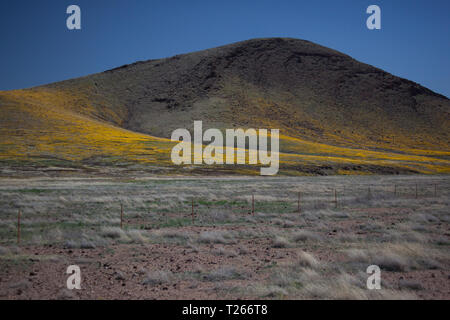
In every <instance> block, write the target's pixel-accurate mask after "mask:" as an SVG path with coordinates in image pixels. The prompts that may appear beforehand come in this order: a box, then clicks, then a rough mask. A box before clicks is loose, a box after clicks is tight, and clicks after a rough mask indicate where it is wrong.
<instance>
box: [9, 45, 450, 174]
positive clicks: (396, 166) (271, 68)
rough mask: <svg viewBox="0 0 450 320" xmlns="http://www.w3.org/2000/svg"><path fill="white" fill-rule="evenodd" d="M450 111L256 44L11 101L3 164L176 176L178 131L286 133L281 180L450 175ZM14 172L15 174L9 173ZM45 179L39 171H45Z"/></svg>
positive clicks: (302, 55)
mask: <svg viewBox="0 0 450 320" xmlns="http://www.w3.org/2000/svg"><path fill="white" fill-rule="evenodd" d="M449 111H450V103H449V99H448V98H446V97H444V96H442V95H439V94H437V93H434V92H432V91H431V90H429V89H427V88H424V87H422V86H420V85H419V84H417V83H414V82H412V81H409V80H406V79H402V78H398V77H396V76H394V75H391V74H389V73H387V72H385V71H383V70H380V69H377V68H375V67H372V66H370V65H367V64H363V63H360V62H358V61H356V60H354V59H352V58H351V57H349V56H347V55H345V54H342V53H340V52H337V51H334V50H331V49H328V48H325V47H322V46H319V45H317V44H314V43H312V42H309V41H304V40H298V39H285V38H274V39H254V40H248V41H243V42H238V43H235V44H231V45H227V46H223V47H218V48H213V49H208V50H203V51H199V52H194V53H189V54H183V55H177V56H174V57H171V58H166V59H158V60H149V61H144V62H137V63H134V64H130V65H125V66H122V67H119V68H116V69H113V70H108V71H105V72H103V73H99V74H94V75H90V76H87V77H82V78H78V79H73V80H68V81H63V82H58V83H54V84H49V85H46V86H41V87H36V88H31V89H25V90H15V91H7V92H0V130H1V138H0V161H1V163H2V167H3V168H7V170H10V169H11V168H12V169H14V170H15V169H18V168H19V169H20V168H26V167H29V168H31V169H33V168H45V167H53V166H58V167H62V166H63V167H69V168H79V169H80V170H87V169H93V170H100V169H99V168H103V167H115V168H130V167H133V168H135V167H136V166H137V167H140V168H141V167H142V168H144V170H152V171H155V172H162V173H169V172H175V173H186V172H188V173H196V172H200V173H202V174H204V173H211V172H212V173H218V172H227V173H236V172H238V173H257V172H258V168H254V167H251V166H231V167H230V166H225V167H213V168H211V167H206V166H205V167H188V168H184V169H182V168H179V167H174V166H173V165H172V164H171V162H170V149H171V146H172V145H173V143H172V142H170V141H169V140H168V139H167V138H170V134H171V132H172V131H173V130H174V129H177V128H188V129H191V128H192V125H193V122H194V120H202V121H203V126H204V129H206V128H208V127H214V128H220V129H225V128H236V127H242V128H278V129H280V133H281V135H282V137H281V138H282V139H281V152H282V154H281V160H282V163H281V173H286V174H336V173H344V174H349V173H359V174H360V173H408V172H410V173H414V172H416V173H440V172H449V171H450V166H449V164H450V161H449V156H450V151H449V141H450V139H449V130H448V128H449V119H450V117H449ZM5 170H6V169H5ZM33 170H34V169H33Z"/></svg>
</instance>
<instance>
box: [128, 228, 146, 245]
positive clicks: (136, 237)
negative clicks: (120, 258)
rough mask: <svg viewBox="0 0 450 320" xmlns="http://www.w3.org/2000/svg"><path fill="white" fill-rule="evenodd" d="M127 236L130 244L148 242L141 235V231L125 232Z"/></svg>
mask: <svg viewBox="0 0 450 320" xmlns="http://www.w3.org/2000/svg"><path fill="white" fill-rule="evenodd" d="M127 236H128V237H129V238H130V239H131V241H132V242H134V243H145V242H147V241H148V239H147V238H146V237H145V236H143V235H142V231H141V230H136V229H133V230H128V231H127Z"/></svg>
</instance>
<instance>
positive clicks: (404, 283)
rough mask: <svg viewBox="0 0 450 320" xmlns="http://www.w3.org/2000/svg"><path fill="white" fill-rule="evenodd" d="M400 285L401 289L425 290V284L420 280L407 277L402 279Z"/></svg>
mask: <svg viewBox="0 0 450 320" xmlns="http://www.w3.org/2000/svg"><path fill="white" fill-rule="evenodd" d="M398 287H399V289H400V290H403V289H407V290H423V286H422V285H421V284H420V283H419V282H417V281H414V280H407V279H401V280H400V281H399V282H398Z"/></svg>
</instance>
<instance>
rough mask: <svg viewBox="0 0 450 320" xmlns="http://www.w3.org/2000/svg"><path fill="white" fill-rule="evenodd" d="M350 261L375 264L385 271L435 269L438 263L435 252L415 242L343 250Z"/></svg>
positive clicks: (438, 266)
mask: <svg viewBox="0 0 450 320" xmlns="http://www.w3.org/2000/svg"><path fill="white" fill-rule="evenodd" d="M345 252H346V254H347V256H348V257H349V258H350V261H351V262H353V263H356V264H357V265H365V266H369V265H372V264H374V265H377V266H379V267H380V268H381V269H382V270H386V271H394V272H400V271H408V270H416V269H437V268H440V263H439V262H438V261H437V260H436V258H435V253H434V252H432V251H430V250H428V249H426V248H424V247H422V246H421V245H419V244H415V243H395V244H387V245H384V246H376V247H374V248H369V249H367V250H363V249H348V250H345Z"/></svg>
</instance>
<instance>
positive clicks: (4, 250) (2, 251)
mask: <svg viewBox="0 0 450 320" xmlns="http://www.w3.org/2000/svg"><path fill="white" fill-rule="evenodd" d="M9 252H10V251H9V249H8V248H5V247H2V246H0V256H6V255H7V254H9Z"/></svg>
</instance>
